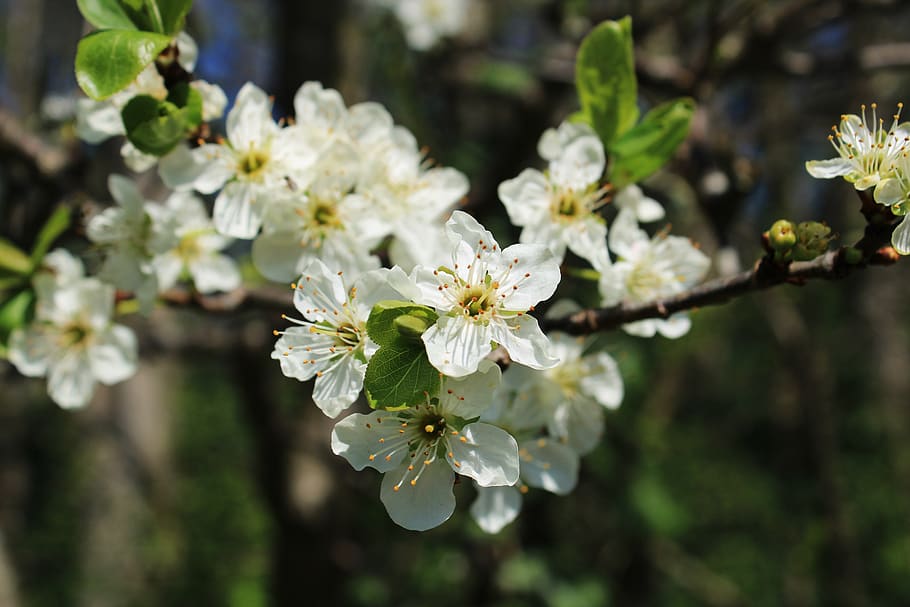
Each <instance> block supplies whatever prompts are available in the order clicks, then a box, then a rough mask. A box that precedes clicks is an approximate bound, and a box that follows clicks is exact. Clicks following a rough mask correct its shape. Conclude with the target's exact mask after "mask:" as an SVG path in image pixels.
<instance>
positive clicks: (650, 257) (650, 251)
mask: <svg viewBox="0 0 910 607" xmlns="http://www.w3.org/2000/svg"><path fill="white" fill-rule="evenodd" d="M609 242H610V248H611V249H612V250H613V252H614V253H616V254H617V255H618V257H619V259H618V261H616V262H615V263H613V264H612V265H611V266H608V267H605V268H601V270H600V272H601V275H600V281H599V287H600V294H601V297H602V300H603V305H605V306H612V305H615V304H618V303H619V302H621V301H623V300H625V301H629V302H631V303H643V302H648V301H654V300H656V299H659V298H662V297H669V296H671V295H675V294H677V293H680V292H682V291H684V290H685V289H687V288H689V287H691V286H693V285H695V284H697V283H698V282H700V281H701V280H702V279H703V278H704V277H705V274H707V272H708V267H709V266H710V260H709V259H708V257H707V256H706V255H705V254H704V253H702V252H701V251H699V250H698V248H696V247H695V246H694V245H693V244H692V242H691V241H690V240H689V239H688V238H682V237H679V236H668V235H666V234H658V235H656V236H654V237H653V238H648V235H647V234H646V233H645V232H644V231H643V230H641V229H640V228H639V227H638V223H637V222H636V220H635V215H634V214H633V212H632V211H631V210H629V209H624V210H622V211H620V213H619V215H617V216H616V219H615V220H614V221H613V226H612V228H611V230H610V241H609ZM690 325H691V321H690V320H689V317H688V315H687V314H686V313H684V312H679V313H677V314H674V315H673V316H671V317H670V318H667V319H660V318H655V319H647V320H640V321H637V322H632V323H627V324H625V325H623V330H625V331H626V332H627V333H630V334H632V335H638V336H640V337H653V336H654V334H655V333H660V334H661V335H663V336H664V337H669V338H677V337H681V336H682V335H685V334H686V333H687V332H688V331H689V327H690Z"/></svg>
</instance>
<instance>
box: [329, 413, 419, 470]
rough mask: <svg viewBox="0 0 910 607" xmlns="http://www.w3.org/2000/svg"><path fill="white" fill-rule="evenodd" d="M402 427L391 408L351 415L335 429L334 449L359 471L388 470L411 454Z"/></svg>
mask: <svg viewBox="0 0 910 607" xmlns="http://www.w3.org/2000/svg"><path fill="white" fill-rule="evenodd" d="M399 429H400V424H399V422H398V418H397V417H396V416H395V415H392V414H390V413H389V412H388V411H373V412H372V413H368V414H366V415H364V414H362V413H354V414H353V415H348V416H347V417H346V418H344V419H343V420H341V421H340V422H338V423H337V424H335V428H334V429H333V430H332V452H333V453H334V454H335V455H340V456H341V457H343V458H345V459H346V460H348V463H350V464H351V466H353V467H354V469H355V470H363V469H364V468H367V467H369V468H375V469H376V470H379V471H380V472H388V471H390V470H393V469H394V468H396V467H398V465H399V464H401V461H402V460H403V459H405V457H407V453H408V445H407V440H402V439H401V434H400V433H399V432H398V430H399ZM409 486H410V485H409Z"/></svg>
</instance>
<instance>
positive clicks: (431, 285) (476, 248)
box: [395, 211, 559, 377]
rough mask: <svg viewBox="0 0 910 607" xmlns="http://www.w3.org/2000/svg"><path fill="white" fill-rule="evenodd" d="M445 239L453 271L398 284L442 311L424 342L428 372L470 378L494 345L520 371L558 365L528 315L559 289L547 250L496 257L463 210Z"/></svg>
mask: <svg viewBox="0 0 910 607" xmlns="http://www.w3.org/2000/svg"><path fill="white" fill-rule="evenodd" d="M446 234H447V236H448V240H449V243H450V246H451V247H452V252H451V256H450V260H451V267H445V266H441V267H439V268H438V269H434V268H428V267H425V266H417V267H416V268H414V270H413V271H412V272H411V281H412V283H413V284H410V285H406V284H402V285H395V286H396V288H397V289H398V290H399V291H401V292H402V293H403V294H406V295H408V296H409V297H411V298H412V299H413V300H414V301H416V302H417V303H420V304H425V305H428V306H432V307H434V308H435V309H436V310H437V312H439V319H438V320H437V321H436V324H435V325H433V326H432V327H430V328H429V329H427V330H426V331H425V332H424V333H423V335H422V336H421V339H422V340H423V342H424V344H425V345H426V348H427V355H428V357H429V359H430V362H431V363H432V364H433V366H434V367H436V368H437V369H439V370H440V371H441V372H442V373H444V374H446V375H450V376H452V377H463V376H465V375H469V374H471V373H473V372H474V371H476V370H477V365H478V364H479V363H480V361H481V360H482V359H483V358H484V357H485V356H486V355H487V354H489V353H490V351H491V349H492V348H491V346H490V343H491V342H493V341H495V342H496V343H498V344H500V345H501V346H502V347H503V348H505V349H506V350H507V351H508V353H509V356H510V357H511V359H512V360H513V361H514V362H517V363H519V364H522V365H527V366H529V367H533V368H536V369H542V368H547V367H552V366H553V365H555V364H556V363H557V360H556V359H555V358H553V357H551V356H550V354H549V342H548V341H547V338H546V336H545V335H544V334H543V332H542V331H541V330H540V327H539V326H538V324H537V320H536V319H535V318H534V317H533V316H530V315H528V314H527V312H528V311H529V310H530V309H532V308H533V307H534V306H535V305H536V304H537V303H538V302H539V301H541V300H544V299H547V298H549V297H550V295H552V294H553V292H554V291H555V290H556V285H557V284H558V283H559V264H558V263H557V262H556V259H554V257H553V255H552V253H550V250H549V249H547V248H546V247H545V246H543V245H529V244H516V245H512V246H510V247H508V248H506V249H504V250H500V248H499V245H498V244H497V242H496V240H495V239H494V238H493V235H492V234H491V233H490V232H488V231H487V230H485V229H484V228H483V226H481V225H480V224H479V223H478V222H477V220H476V219H474V218H473V217H471V216H470V215H468V214H467V213H463V212H461V211H455V212H454V213H453V214H452V217H451V219H449V221H448V223H446ZM415 286H416V288H415Z"/></svg>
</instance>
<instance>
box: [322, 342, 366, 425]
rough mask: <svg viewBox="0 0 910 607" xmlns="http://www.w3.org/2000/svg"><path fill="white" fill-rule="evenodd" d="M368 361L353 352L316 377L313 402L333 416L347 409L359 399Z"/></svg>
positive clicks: (340, 358)
mask: <svg viewBox="0 0 910 607" xmlns="http://www.w3.org/2000/svg"><path fill="white" fill-rule="evenodd" d="M366 370H367V366H366V363H362V362H360V361H359V360H357V359H356V358H354V356H353V355H351V354H346V355H343V356H341V357H339V358H338V360H337V361H336V362H335V363H334V364H333V365H332V366H330V367H329V368H327V369H326V370H325V371H323V372H322V375H320V376H318V377H317V378H316V384H315V385H314V387H313V402H314V403H316V406H317V407H319V408H320V409H321V410H322V412H323V413H325V414H326V415H328V416H329V417H331V418H335V417H338V414H339V413H341V412H342V411H344V410H345V409H347V408H348V407H350V406H351V404H353V402H354V401H355V400H357V395H358V394H360V391H361V390H362V389H363V376H364V374H365V373H366Z"/></svg>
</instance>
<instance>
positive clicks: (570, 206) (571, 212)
mask: <svg viewBox="0 0 910 607" xmlns="http://www.w3.org/2000/svg"><path fill="white" fill-rule="evenodd" d="M579 211H581V205H579V202H578V198H577V197H576V196H575V192H573V191H572V190H569V191H568V192H563V193H561V194H560V195H559V196H558V197H557V198H556V214H557V215H562V216H563V217H575V216H576V215H578V214H579Z"/></svg>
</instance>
